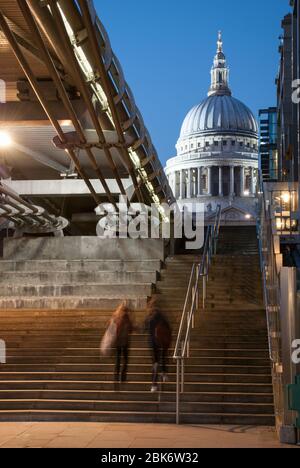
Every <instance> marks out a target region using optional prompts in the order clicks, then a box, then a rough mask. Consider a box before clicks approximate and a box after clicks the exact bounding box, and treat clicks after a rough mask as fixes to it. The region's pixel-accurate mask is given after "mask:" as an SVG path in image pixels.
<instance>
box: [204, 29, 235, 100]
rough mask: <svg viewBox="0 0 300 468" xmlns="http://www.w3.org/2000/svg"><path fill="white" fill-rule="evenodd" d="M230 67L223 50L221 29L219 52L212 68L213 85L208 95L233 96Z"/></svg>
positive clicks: (218, 44)
mask: <svg viewBox="0 0 300 468" xmlns="http://www.w3.org/2000/svg"><path fill="white" fill-rule="evenodd" d="M228 83H229V68H228V67H227V64H226V57H225V55H224V52H223V40H222V33H221V31H219V34H218V42H217V53H216V55H215V58H214V64H213V67H212V69H211V87H210V90H209V92H208V96H214V95H219V96H224V95H225V96H231V91H230V89H229V84H228Z"/></svg>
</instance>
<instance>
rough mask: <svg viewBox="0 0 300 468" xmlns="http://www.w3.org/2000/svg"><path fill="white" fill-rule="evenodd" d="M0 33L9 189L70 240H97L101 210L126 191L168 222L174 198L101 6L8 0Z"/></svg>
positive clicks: (2, 157)
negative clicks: (59, 223) (54, 221)
mask: <svg viewBox="0 0 300 468" xmlns="http://www.w3.org/2000/svg"><path fill="white" fill-rule="evenodd" d="M0 28H1V30H0V67H1V79H2V80H3V81H1V83H0V84H1V86H0V88H1V89H0V94H1V95H0V101H1V104H0V106H1V107H0V172H1V175H0V178H1V179H2V180H4V183H5V187H6V188H7V189H12V190H13V191H14V192H16V193H17V194H18V195H20V196H22V197H23V198H25V200H26V201H27V202H30V203H32V204H33V205H34V206H36V205H38V206H39V207H42V208H43V209H46V210H47V213H48V212H49V214H50V215H51V216H54V217H59V216H62V217H64V218H66V219H67V220H68V221H69V222H70V224H69V227H68V229H67V230H66V231H65V232H66V233H67V234H69V235H95V225H96V216H95V211H94V210H95V208H96V206H97V205H99V204H100V203H102V202H109V203H111V204H113V205H116V202H117V201H118V198H119V195H120V194H122V195H127V196H128V197H129V199H130V200H131V201H134V202H143V203H145V204H147V205H150V204H151V203H154V204H155V205H156V206H157V208H158V210H159V212H160V214H161V215H162V216H164V212H163V208H162V206H161V205H162V204H163V203H168V204H171V203H172V202H173V201H174V198H173V194H172V191H171V189H170V187H169V184H168V181H167V178H166V176H165V174H164V171H163V168H162V166H161V163H160V161H159V159H158V156H157V153H156V150H155V148H154V146H153V144H152V141H151V138H150V136H149V133H148V131H147V129H146V127H145V125H144V122H143V118H142V116H141V114H140V112H139V110H138V108H137V106H136V104H135V101H134V97H133V95H132V92H131V90H130V88H129V86H128V84H127V83H126V81H125V78H124V75H123V71H122V68H121V66H120V63H119V61H118V59H117V57H116V56H115V54H114V53H113V51H112V48H111V45H110V42H109V38H108V35H107V32H106V31H105V29H104V26H103V25H102V23H101V21H100V20H99V18H98V17H97V15H96V12H95V10H94V7H93V4H92V2H90V1H87V0H80V1H75V0H74V1H73V0H71V1H70V0H60V1H56V0H55V1H49V2H40V1H38V0H26V1H24V0H9V1H6V0H3V1H1V8H0ZM1 138H2V139H3V138H4V140H7V139H9V143H10V144H4V142H3V144H1ZM6 143H7V142H6ZM6 202H7V194H6V197H5V198H4V196H3V194H2V196H1V198H0V216H1V215H2V216H3V215H4V214H5V212H4V211H3V210H2V211H1V207H2V206H3V205H5V204H6ZM8 218H9V217H8V216H7V213H6V216H5V217H4V218H3V221H6V227H7V221H8ZM9 221H10V223H12V224H11V225H10V227H13V226H14V224H15V218H13V217H11V219H9ZM23 222H24V217H23Z"/></svg>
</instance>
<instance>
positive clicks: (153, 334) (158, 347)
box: [145, 297, 172, 392]
mask: <svg viewBox="0 0 300 468" xmlns="http://www.w3.org/2000/svg"><path fill="white" fill-rule="evenodd" d="M147 309H148V316H147V318H146V322H145V329H146V330H147V331H148V333H149V344H150V347H151V350H152V360H153V368H152V387H151V392H157V391H158V376H159V372H160V371H161V373H162V380H163V382H166V381H167V380H168V376H167V374H168V368H167V358H168V351H169V348H170V346H171V343H172V329H171V326H170V324H169V321H168V319H167V318H166V317H165V316H164V315H163V313H162V312H161V311H160V309H159V308H158V306H157V298H156V297H153V298H152V299H151V300H150V302H149V303H148V307H147Z"/></svg>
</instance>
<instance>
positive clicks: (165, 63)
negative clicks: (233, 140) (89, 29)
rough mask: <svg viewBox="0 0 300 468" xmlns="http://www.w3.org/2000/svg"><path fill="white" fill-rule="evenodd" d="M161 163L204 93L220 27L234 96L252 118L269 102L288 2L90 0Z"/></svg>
mask: <svg viewBox="0 0 300 468" xmlns="http://www.w3.org/2000/svg"><path fill="white" fill-rule="evenodd" d="M95 4H96V6H97V10H98V14H99V17H100V18H101V20H102V22H103V23H104V25H105V27H106V29H107V31H108V33H109V36H110V39H111V43H112V47H113V49H114V51H115V53H116V55H117V56H118V58H119V59H120V61H121V64H122V66H123V69H124V72H125V76H126V79H127V81H128V83H129V85H130V87H131V88H132V90H133V93H134V95H135V98H136V102H137V105H138V107H139V108H140V110H141V111H142V114H143V117H144V119H145V123H146V125H147V127H148V129H149V131H150V134H151V136H152V139H153V142H154V144H155V146H156V148H157V150H158V153H159V156H160V159H161V161H162V162H163V163H164V162H165V161H166V159H168V158H169V157H171V156H174V155H175V148H174V146H175V144H176V141H177V139H178V136H179V131H180V127H181V124H182V121H183V119H184V117H185V115H186V113H187V112H188V110H189V109H190V108H191V107H192V106H194V105H195V104H198V103H199V102H200V101H201V100H202V99H203V98H204V97H205V96H206V93H207V90H208V86H209V83H210V75H209V72H210V68H211V66H212V60H213V56H214V54H215V51H216V41H217V32H218V30H219V29H221V30H222V32H223V40H224V51H225V54H226V56H227V61H228V64H229V66H230V70H231V75H230V85H231V88H232V91H233V95H234V96H235V97H237V98H238V99H240V100H242V101H244V102H245V104H247V105H248V106H249V107H250V108H251V109H252V110H253V112H254V113H255V114H256V115H257V112H258V109H259V108H261V107H265V106H267V107H268V106H271V105H274V104H275V99H276V98H275V85H274V81H275V76H276V73H277V70H278V63H279V55H278V45H279V36H280V34H281V19H282V17H283V16H284V14H286V13H288V12H289V11H290V7H289V1H288V0H251V1H240V0H226V1H225V0H184V1H183V0H127V1H124V0H109V1H104V0H95Z"/></svg>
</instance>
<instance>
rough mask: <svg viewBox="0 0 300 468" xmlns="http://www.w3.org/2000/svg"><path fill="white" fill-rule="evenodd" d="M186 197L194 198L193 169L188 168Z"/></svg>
mask: <svg viewBox="0 0 300 468" xmlns="http://www.w3.org/2000/svg"><path fill="white" fill-rule="evenodd" d="M186 198H192V169H189V170H188V178H187V194H186Z"/></svg>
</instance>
